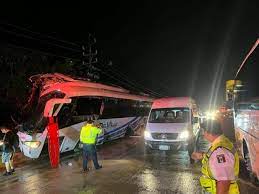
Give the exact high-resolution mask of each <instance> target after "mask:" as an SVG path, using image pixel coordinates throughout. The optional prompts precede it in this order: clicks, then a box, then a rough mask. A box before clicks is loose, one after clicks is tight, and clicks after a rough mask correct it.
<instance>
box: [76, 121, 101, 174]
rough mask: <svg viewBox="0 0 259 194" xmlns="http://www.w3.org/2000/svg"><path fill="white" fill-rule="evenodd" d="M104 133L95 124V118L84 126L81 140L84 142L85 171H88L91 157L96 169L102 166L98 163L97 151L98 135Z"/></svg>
mask: <svg viewBox="0 0 259 194" xmlns="http://www.w3.org/2000/svg"><path fill="white" fill-rule="evenodd" d="M101 133H102V130H101V129H100V128H98V127H96V126H95V125H94V124H93V120H89V121H88V122H87V124H86V125H85V126H83V127H82V129H81V132H80V141H81V142H82V143H83V171H84V172H86V171H88V168H87V162H88V158H89V157H91V158H92V160H93V163H94V167H95V169H96V170H97V169H100V168H102V166H101V165H99V163H98V159H97V153H96V143H97V138H98V135H99V134H101Z"/></svg>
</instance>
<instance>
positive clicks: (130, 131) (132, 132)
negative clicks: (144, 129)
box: [125, 127, 134, 137]
mask: <svg viewBox="0 0 259 194" xmlns="http://www.w3.org/2000/svg"><path fill="white" fill-rule="evenodd" d="M132 135H134V131H133V129H132V128H131V127H127V129H126V133H125V136H126V137H129V136H132Z"/></svg>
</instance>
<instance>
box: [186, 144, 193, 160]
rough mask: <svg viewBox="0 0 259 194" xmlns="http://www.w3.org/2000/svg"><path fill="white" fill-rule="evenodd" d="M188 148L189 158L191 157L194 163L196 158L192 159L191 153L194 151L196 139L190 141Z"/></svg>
mask: <svg viewBox="0 0 259 194" xmlns="http://www.w3.org/2000/svg"><path fill="white" fill-rule="evenodd" d="M187 150H188V154H189V158H190V163H191V164H193V163H194V160H193V159H192V157H191V155H192V153H193V151H194V141H190V142H189V143H188V146H187Z"/></svg>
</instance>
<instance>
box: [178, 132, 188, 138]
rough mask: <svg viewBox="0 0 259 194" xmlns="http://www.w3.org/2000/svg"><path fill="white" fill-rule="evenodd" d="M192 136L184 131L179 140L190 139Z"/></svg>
mask: <svg viewBox="0 0 259 194" xmlns="http://www.w3.org/2000/svg"><path fill="white" fill-rule="evenodd" d="M189 136H190V134H189V131H183V132H181V133H180V135H179V139H188V138H189Z"/></svg>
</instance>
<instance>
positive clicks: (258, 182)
mask: <svg viewBox="0 0 259 194" xmlns="http://www.w3.org/2000/svg"><path fill="white" fill-rule="evenodd" d="M244 158H245V167H246V174H247V176H248V178H249V179H250V181H251V182H252V183H253V184H255V185H259V180H258V179H257V177H256V176H255V175H254V173H253V171H252V165H251V159H250V155H249V151H248V148H247V145H246V144H245V143H244Z"/></svg>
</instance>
